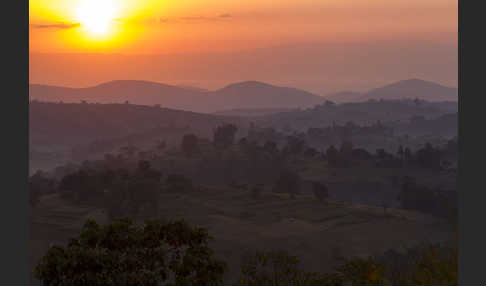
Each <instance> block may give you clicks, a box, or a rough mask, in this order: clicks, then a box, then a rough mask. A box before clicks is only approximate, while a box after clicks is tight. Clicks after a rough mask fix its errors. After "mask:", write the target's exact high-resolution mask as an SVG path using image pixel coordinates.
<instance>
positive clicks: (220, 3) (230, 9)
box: [30, 0, 457, 54]
mask: <svg viewBox="0 0 486 286" xmlns="http://www.w3.org/2000/svg"><path fill="white" fill-rule="evenodd" d="M100 1H101V2H103V1H107V0H99V1H94V3H99V2H100ZM83 2H89V0H31V1H30V24H31V25H30V27H31V29H30V50H31V52H74V51H76V52H80V51H98V52H100V51H103V52H121V53H132V54H141V53H175V52H188V51H191V52H193V51H202V50H205V51H221V50H224V51H228V50H239V49H246V48H256V47H264V46H269V45H275V44H285V43H292V42H313V41H322V40H325V41H336V42H349V41H362V40H368V41H370V40H379V39H385V38H386V39H393V38H406V37H410V36H412V37H413V38H416V39H427V38H430V37H432V38H435V39H437V40H445V39H446V38H447V37H451V35H450V34H453V33H457V1H453V0H393V1H390V0H320V1H319V0H299V1H297V0H296V1H290V0H279V1H274V0H258V1H257V0H246V1H227V0H206V1H194V0H178V1H165V0H158V1H157V0H112V2H113V6H114V9H113V10H114V12H113V14H114V15H113V16H112V23H111V26H110V31H108V33H107V34H106V35H103V36H101V37H93V35H90V34H89V33H87V32H86V31H84V30H83V26H82V24H81V26H75V27H70V25H73V24H76V23H79V19H78V17H77V10H78V9H79V7H80V6H82V5H83ZM94 10H96V9H94ZM56 25H57V26H56ZM62 25H65V26H64V27H62ZM68 27H69V28H68Z"/></svg>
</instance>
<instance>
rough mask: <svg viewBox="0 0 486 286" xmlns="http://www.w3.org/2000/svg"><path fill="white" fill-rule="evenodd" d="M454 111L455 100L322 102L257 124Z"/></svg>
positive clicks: (368, 120) (298, 125)
mask: <svg viewBox="0 0 486 286" xmlns="http://www.w3.org/2000/svg"><path fill="white" fill-rule="evenodd" d="M455 112H457V103H456V102H427V101H420V102H414V101H413V100H369V101H366V102H353V103H343V104H322V105H318V106H315V107H313V108H309V109H305V110H300V111H291V112H282V113H277V114H270V115H267V116H263V117H261V118H259V119H258V124H261V125H262V126H271V127H275V128H283V129H291V130H307V128H311V127H325V126H330V125H331V124H333V123H337V124H345V123H346V122H348V121H353V122H354V123H357V124H361V125H363V124H364V125H367V124H372V123H375V122H376V121H378V120H379V121H381V122H394V121H409V120H410V118H412V117H414V116H423V117H425V118H435V117H439V116H441V115H444V114H447V113H455Z"/></svg>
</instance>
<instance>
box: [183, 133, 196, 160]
mask: <svg viewBox="0 0 486 286" xmlns="http://www.w3.org/2000/svg"><path fill="white" fill-rule="evenodd" d="M181 148H182V151H183V152H184V154H185V155H186V156H187V157H192V156H194V155H195V154H197V153H198V152H199V145H198V138H197V136H196V135H194V134H186V135H184V137H183V138H182V144H181Z"/></svg>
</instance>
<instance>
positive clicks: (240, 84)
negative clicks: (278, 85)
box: [223, 80, 273, 89]
mask: <svg viewBox="0 0 486 286" xmlns="http://www.w3.org/2000/svg"><path fill="white" fill-rule="evenodd" d="M262 87H263V88H265V87H273V86H272V85H270V84H268V83H264V82H261V81H256V80H248V81H242V82H236V83H232V84H229V85H227V86H226V87H224V88H223V89H231V88H262Z"/></svg>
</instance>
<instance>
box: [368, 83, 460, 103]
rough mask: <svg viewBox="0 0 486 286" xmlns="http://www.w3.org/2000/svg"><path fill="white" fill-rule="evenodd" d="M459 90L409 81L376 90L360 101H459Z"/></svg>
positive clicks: (435, 84)
mask: <svg viewBox="0 0 486 286" xmlns="http://www.w3.org/2000/svg"><path fill="white" fill-rule="evenodd" d="M457 97H458V89H457V88H452V87H446V86H443V85H440V84H437V83H434V82H430V81H425V80H421V79H408V80H402V81H399V82H395V83H392V84H388V85H385V86H383V87H379V88H375V89H373V90H370V91H369V92H367V93H365V94H364V95H363V96H362V97H360V100H368V99H381V98H383V99H404V98H419V99H423V100H428V101H457Z"/></svg>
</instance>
